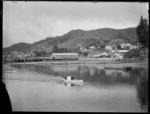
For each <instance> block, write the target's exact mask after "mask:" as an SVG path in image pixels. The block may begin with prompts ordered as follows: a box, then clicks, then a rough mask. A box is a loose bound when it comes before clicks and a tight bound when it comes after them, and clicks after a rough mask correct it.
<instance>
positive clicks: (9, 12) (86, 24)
mask: <svg viewBox="0 0 150 114" xmlns="http://www.w3.org/2000/svg"><path fill="white" fill-rule="evenodd" d="M147 8H148V7H146V4H145V3H139V2H97V3H93V2H24V1H21V2H20V1H18V2H12V1H4V2H3V47H9V46H11V45H12V44H15V43H19V42H26V43H34V42H36V41H39V40H43V39H45V38H46V37H54V36H60V35H64V34H66V33H67V32H69V31H71V30H75V29H82V30H93V29H98V28H115V29H123V28H128V27H136V26H137V25H138V24H139V21H140V17H141V15H142V16H143V17H144V18H147V19H148V10H147Z"/></svg>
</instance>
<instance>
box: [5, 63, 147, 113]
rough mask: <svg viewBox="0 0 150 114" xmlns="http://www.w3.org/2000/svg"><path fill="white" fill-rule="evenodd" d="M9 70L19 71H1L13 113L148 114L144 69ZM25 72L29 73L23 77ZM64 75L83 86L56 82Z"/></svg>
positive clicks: (64, 67)
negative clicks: (106, 113)
mask: <svg viewBox="0 0 150 114" xmlns="http://www.w3.org/2000/svg"><path fill="white" fill-rule="evenodd" d="M12 67H14V68H17V69H19V70H21V72H16V73H7V72H4V73H3V81H4V82H5V84H6V88H7V90H8V93H9V95H10V99H11V102H12V107H13V111H56V112H59V111H69V112H148V71H147V69H144V68H135V69H133V70H132V71H123V70H107V69H99V68H98V67H90V66H77V65H76V66H73V65H46V64H45V65H44V64H43V65H42V64H41V65H29V64H22V65H21V64H16V65H15V64H14V65H12ZM27 72H30V74H27V75H26V76H23V74H24V73H27ZM35 73H36V74H35ZM43 74H44V75H43ZM67 75H71V76H74V77H75V78H77V79H82V80H83V81H84V83H83V84H82V85H73V84H70V83H63V82H61V81H58V80H59V77H65V76H67ZM49 77H53V78H55V77H56V78H57V81H56V80H48V78H49ZM31 79H32V80H31Z"/></svg>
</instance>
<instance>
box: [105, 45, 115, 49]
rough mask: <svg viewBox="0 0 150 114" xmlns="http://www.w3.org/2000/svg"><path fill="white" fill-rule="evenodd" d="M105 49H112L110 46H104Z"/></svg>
mask: <svg viewBox="0 0 150 114" xmlns="http://www.w3.org/2000/svg"><path fill="white" fill-rule="evenodd" d="M105 49H108V50H112V49H113V48H112V46H109V45H107V46H105Z"/></svg>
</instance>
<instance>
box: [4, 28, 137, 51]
mask: <svg viewBox="0 0 150 114" xmlns="http://www.w3.org/2000/svg"><path fill="white" fill-rule="evenodd" d="M136 39H137V38H136V28H135V27H133V28H126V29H113V28H102V29H95V30H88V31H85V30H80V29H77V30H72V31H70V32H68V33H67V34H64V35H62V36H56V37H47V38H46V39H43V40H41V41H37V42H35V43H33V44H32V45H31V44H27V43H24V45H23V44H20V43H18V44H14V45H12V46H11V47H8V48H7V49H5V48H4V50H9V51H10V50H11V51H14V50H24V49H28V48H30V49H35V48H38V47H39V46H43V47H46V48H47V49H50V48H52V46H53V45H58V47H59V48H76V47H77V45H78V44H81V45H82V46H83V47H86V46H90V45H103V44H121V43H125V42H128V43H135V42H136Z"/></svg>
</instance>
